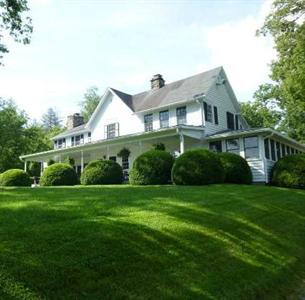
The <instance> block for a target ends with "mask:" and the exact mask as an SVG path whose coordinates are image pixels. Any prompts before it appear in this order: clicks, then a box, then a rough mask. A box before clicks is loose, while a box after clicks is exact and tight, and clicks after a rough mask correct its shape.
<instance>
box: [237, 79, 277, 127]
mask: <svg viewBox="0 0 305 300" xmlns="http://www.w3.org/2000/svg"><path fill="white" fill-rule="evenodd" d="M274 93H275V91H274V89H273V86H272V85H267V84H266V85H262V86H260V88H259V89H258V91H256V92H255V94H254V98H255V100H254V101H249V102H242V103H240V106H241V112H242V115H243V117H244V118H245V119H246V121H247V122H248V124H249V126H250V127H252V128H259V127H268V128H273V129H275V128H276V129H279V130H283V124H282V123H283V121H282V119H283V112H282V111H280V109H279V108H278V105H277V101H275V100H273V101H271V99H272V98H274V95H273V94H274Z"/></svg>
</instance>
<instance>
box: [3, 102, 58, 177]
mask: <svg viewBox="0 0 305 300" xmlns="http://www.w3.org/2000/svg"><path fill="white" fill-rule="evenodd" d="M51 147H52V145H51V143H50V141H49V140H48V139H47V137H46V134H45V130H44V129H43V128H42V127H41V126H40V125H38V124H35V123H32V124H31V123H30V122H29V118H28V117H27V115H26V114H25V112H23V111H19V110H18V108H17V106H16V105H15V103H14V102H13V101H12V100H4V99H2V98H0V173H1V172H3V171H5V170H7V169H11V168H22V162H21V161H20V159H19V156H20V155H22V154H27V153H33V152H40V151H45V150H49V149H51Z"/></svg>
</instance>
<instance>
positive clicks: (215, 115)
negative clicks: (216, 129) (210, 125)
mask: <svg viewBox="0 0 305 300" xmlns="http://www.w3.org/2000/svg"><path fill="white" fill-rule="evenodd" d="M213 110H214V123H215V125H219V118H218V107H217V106H214V107H213Z"/></svg>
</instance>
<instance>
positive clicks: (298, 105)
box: [259, 0, 305, 142]
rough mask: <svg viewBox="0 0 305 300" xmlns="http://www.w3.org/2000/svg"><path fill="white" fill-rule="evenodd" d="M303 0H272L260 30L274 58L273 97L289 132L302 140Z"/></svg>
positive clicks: (304, 87)
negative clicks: (269, 39)
mask: <svg viewBox="0 0 305 300" xmlns="http://www.w3.org/2000/svg"><path fill="white" fill-rule="evenodd" d="M304 16H305V1H304V0H275V1H274V2H273V7H272V11H271V13H270V14H269V15H268V16H267V17H266V19H265V23H264V25H263V27H262V28H261V29H260V31H259V33H260V34H263V35H267V34H270V35H271V36H272V37H273V39H274V42H275V49H276V51H277V58H276V60H274V61H273V62H272V64H271V79H272V80H273V81H274V84H273V90H274V91H276V93H272V94H269V96H268V93H267V94H266V97H267V98H268V97H269V99H270V100H271V101H274V100H276V101H277V103H278V105H279V107H280V108H281V109H283V110H284V112H285V120H284V124H285V128H286V131H287V133H288V134H289V136H291V137H292V138H295V139H297V140H299V141H301V142H305V18H304Z"/></svg>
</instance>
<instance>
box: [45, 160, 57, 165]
mask: <svg viewBox="0 0 305 300" xmlns="http://www.w3.org/2000/svg"><path fill="white" fill-rule="evenodd" d="M54 164H55V160H54V159H49V160H48V162H47V165H48V166H52V165H54Z"/></svg>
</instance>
